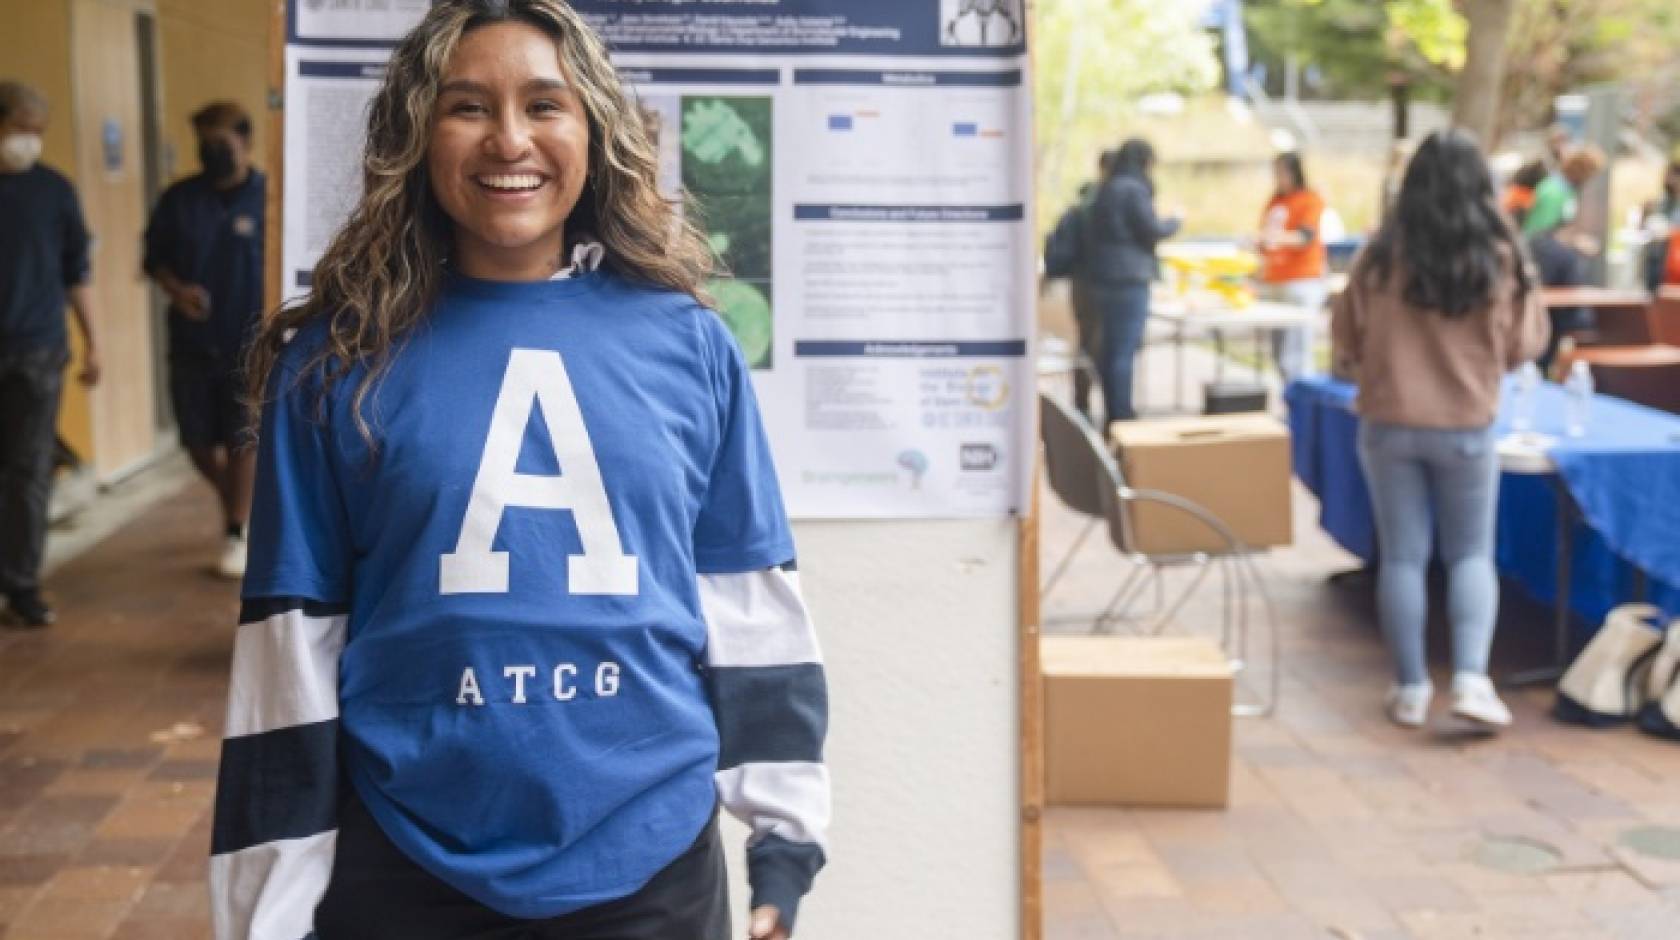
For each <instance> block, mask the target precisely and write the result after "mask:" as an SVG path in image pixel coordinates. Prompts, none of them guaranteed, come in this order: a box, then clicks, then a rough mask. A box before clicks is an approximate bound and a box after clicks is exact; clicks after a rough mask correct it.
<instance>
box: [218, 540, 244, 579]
mask: <svg viewBox="0 0 1680 940" xmlns="http://www.w3.org/2000/svg"><path fill="white" fill-rule="evenodd" d="M216 574H218V575H220V576H221V577H224V578H227V579H228V580H229V581H238V580H240V579H242V578H244V577H245V537H244V536H243V535H230V536H228V537H227V541H226V542H224V543H223V544H222V557H221V558H220V559H219V560H218V561H217V562H216Z"/></svg>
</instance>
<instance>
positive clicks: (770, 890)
mask: <svg viewBox="0 0 1680 940" xmlns="http://www.w3.org/2000/svg"><path fill="white" fill-rule="evenodd" d="M714 326H715V327H716V328H715V331H714V332H713V333H712V339H713V342H712V343H711V344H710V345H711V346H712V348H713V350H715V352H716V362H715V370H716V371H715V372H714V376H715V381H716V383H717V384H716V387H715V388H714V391H715V393H716V395H717V402H718V407H719V420H720V425H719V427H720V443H719V447H718V453H717V457H716V459H715V460H714V462H713V467H712V472H711V475H710V478H709V481H708V487H707V492H706V496H705V501H704V504H703V506H702V509H701V513H700V516H699V519H698V522H697V524H696V527H695V535H694V551H695V562H696V566H697V568H698V577H699V592H700V606H701V610H702V612H703V613H704V615H705V618H706V627H707V633H708V643H707V655H706V677H707V682H708V688H709V692H710V694H711V700H712V710H713V713H714V715H715V718H716V721H717V727H718V734H719V738H720V743H721V752H720V755H719V760H718V772H717V789H718V799H719V802H721V803H722V804H723V807H724V809H726V810H727V811H728V812H729V813H730V814H731V815H733V816H735V817H736V818H738V819H740V820H741V821H743V822H745V823H746V824H748V825H749V826H750V827H751V828H752V835H751V837H750V838H749V840H748V842H747V876H748V881H749V882H750V883H751V885H752V906H753V907H754V908H755V909H756V908H758V907H760V906H763V905H773V906H775V907H776V909H777V910H778V912H779V913H780V914H781V919H782V923H783V925H784V926H786V927H787V928H788V929H789V930H790V931H791V930H792V928H793V924H794V920H795V918H796V916H797V914H798V907H799V902H800V899H801V898H803V897H804V896H805V894H806V893H808V892H809V891H810V889H811V882H812V880H813V879H814V878H815V876H816V873H817V871H818V870H819V869H820V868H822V866H823V864H824V862H825V861H826V859H827V834H828V823H829V779H828V770H827V768H826V767H825V766H824V764H823V740H824V738H825V737H826V735H827V732H828V686H827V681H826V679H825V677H824V674H823V665H822V654H821V651H820V649H819V648H818V645H817V636H816V631H815V630H814V629H813V627H812V623H811V617H810V615H809V613H808V612H807V611H806V607H805V601H804V598H803V597H802V596H801V594H800V589H799V574H798V572H797V570H796V569H795V565H794V563H793V559H794V552H793V537H792V533H791V531H790V529H789V527H788V523H787V517H786V513H785V511H784V509H783V507H782V499H781V489H780V486H779V485H778V483H777V481H776V472H775V467H774V466H773V464H772V461H771V456H770V447H769V442H768V441H767V440H766V438H765V435H764V429H763V425H762V422H761V420H760V418H759V414H758V407H757V402H756V401H755V400H754V397H753V389H752V382H751V379H750V376H749V373H748V371H747V368H746V364H745V362H744V361H743V360H742V358H741V355H740V351H739V350H738V349H737V348H736V346H735V344H734V342H733V340H732V339H731V338H730V337H729V336H728V334H727V333H726V332H724V330H723V329H722V327H721V326H720V325H717V324H714ZM720 337H721V338H720Z"/></svg>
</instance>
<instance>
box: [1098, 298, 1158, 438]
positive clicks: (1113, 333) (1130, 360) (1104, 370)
mask: <svg viewBox="0 0 1680 940" xmlns="http://www.w3.org/2000/svg"><path fill="white" fill-rule="evenodd" d="M1086 297H1087V301H1088V302H1089V304H1090V305H1091V307H1092V309H1093V310H1095V311H1096V315H1097V321H1098V322H1099V323H1100V324H1101V330H1102V339H1101V344H1100V348H1099V350H1098V354H1097V377H1098V378H1099V379H1100V380H1101V381H1102V393H1103V410H1104V412H1105V413H1106V414H1107V416H1108V420H1110V421H1130V420H1131V419H1133V418H1135V417H1137V412H1136V411H1135V410H1133V408H1132V372H1133V367H1134V365H1135V364H1136V362H1137V353H1138V347H1139V346H1140V345H1142V343H1143V328H1144V326H1145V325H1146V324H1147V323H1148V322H1149V285H1148V284H1103V285H1095V284H1093V285H1091V286H1090V287H1088V288H1087V294H1086Z"/></svg>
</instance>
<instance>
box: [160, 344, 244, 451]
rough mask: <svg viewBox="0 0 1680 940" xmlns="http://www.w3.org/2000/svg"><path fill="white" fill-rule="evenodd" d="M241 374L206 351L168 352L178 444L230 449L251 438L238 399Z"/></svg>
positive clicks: (235, 368)
mask: <svg viewBox="0 0 1680 940" xmlns="http://www.w3.org/2000/svg"><path fill="white" fill-rule="evenodd" d="M243 375H244V373H243V372H241V371H240V370H239V369H238V368H237V366H236V365H235V364H232V363H229V362H228V361H226V360H225V359H224V358H222V357H218V356H215V355H212V354H210V353H203V352H192V351H188V350H172V351H171V352H170V354H169V403H170V405H171V406H173V407H174V409H175V426H176V427H177V428H178V429H179V432H180V435H181V446H182V447H188V448H198V447H227V448H229V449H232V448H235V447H244V446H246V445H248V444H250V443H251V442H252V441H253V440H254V437H253V436H252V435H251V434H250V433H249V432H248V428H249V426H250V422H249V421H248V420H247V419H246V414H245V405H244V404H243V403H242V402H241V401H240V397H241V395H242V394H243V391H244V388H243V386H244V380H243V378H242V376H243Z"/></svg>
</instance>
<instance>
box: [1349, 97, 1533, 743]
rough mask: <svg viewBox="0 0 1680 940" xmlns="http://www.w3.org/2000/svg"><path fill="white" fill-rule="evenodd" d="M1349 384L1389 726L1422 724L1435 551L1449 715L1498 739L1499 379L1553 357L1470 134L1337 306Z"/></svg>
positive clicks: (1423, 173)
mask: <svg viewBox="0 0 1680 940" xmlns="http://www.w3.org/2000/svg"><path fill="white" fill-rule="evenodd" d="M1331 331H1332V336H1333V340H1334V347H1335V359H1336V364H1337V368H1338V371H1339V372H1341V373H1342V374H1349V375H1352V376H1353V377H1355V378H1356V379H1357V380H1358V382H1359V399H1358V411H1359V415H1360V419H1361V423H1360V429H1359V457H1360V463H1361V465H1362V466H1363V467H1364V470H1365V479H1366V482H1367V483H1368V484H1369V486H1370V490H1371V503H1372V508H1373V509H1374V510H1375V515H1376V523H1377V540H1378V545H1379V552H1380V554H1381V558H1382V564H1381V567H1380V568H1379V573H1378V588H1377V595H1378V597H1377V600H1378V614H1379V616H1380V618H1381V620H1382V627H1383V635H1384V637H1385V638H1386V639H1387V642H1388V647H1389V650H1390V652H1391V653H1392V654H1393V656H1394V666H1395V683H1394V685H1393V687H1392V688H1391V689H1390V690H1389V694H1388V702H1387V705H1388V712H1389V715H1390V717H1391V718H1393V720H1394V721H1395V722H1397V723H1399V724H1401V725H1404V726H1407V727H1418V726H1421V725H1422V724H1424V722H1425V721H1426V720H1427V717H1428V713H1429V702H1430V698H1431V696H1432V694H1433V686H1432V685H1431V682H1430V678H1429V671H1428V667H1427V660H1426V656H1425V651H1424V625H1425V621H1426V620H1427V614H1428V590H1427V586H1426V581H1425V572H1426V569H1427V566H1428V563H1429V559H1430V555H1431V551H1432V548H1433V547H1434V545H1435V544H1436V543H1437V540H1438V541H1439V545H1440V552H1441V560H1442V562H1443V564H1444V565H1445V567H1446V570H1447V618H1448V620H1449V621H1450V622H1451V625H1452V635H1453V656H1452V661H1453V676H1452V695H1453V703H1452V710H1453V713H1454V714H1455V715H1458V716H1459V717H1461V718H1464V719H1467V720H1469V721H1472V722H1476V723H1479V724H1481V725H1485V726H1487V727H1500V726H1503V725H1506V724H1509V723H1510V720H1511V713H1510V711H1509V710H1508V709H1507V708H1506V707H1505V704H1504V703H1503V702H1501V701H1500V700H1499V696H1498V695H1497V694H1496V693H1495V692H1494V689H1493V684H1492V682H1490V681H1489V679H1488V675H1487V660H1488V650H1489V648H1490V647H1491V645H1492V642H1493V628H1494V620H1495V617H1496V615H1497V613H1498V606H1499V582H1498V579H1497V576H1496V574H1495V572H1494V566H1493V535H1494V511H1495V505H1496V503H1497V500H1498V492H1499V491H1498V487H1499V459H1498V455H1497V453H1496V451H1495V442H1494V436H1493V420H1494V417H1495V415H1496V414H1497V412H1498V409H1499V382H1500V378H1501V377H1502V376H1503V375H1504V374H1505V373H1506V372H1507V371H1508V370H1510V369H1513V368H1515V367H1517V366H1518V365H1520V364H1522V363H1523V362H1527V361H1529V360H1531V359H1533V358H1534V357H1535V356H1536V355H1538V354H1539V353H1540V352H1541V350H1543V349H1544V348H1545V343H1546V337H1547V334H1548V326H1547V321H1546V315H1545V312H1544V308H1543V307H1542V306H1541V304H1540V297H1539V287H1538V284H1537V283H1536V280H1535V277H1534V275H1533V274H1532V273H1531V271H1530V269H1529V264H1528V261H1527V256H1526V253H1525V252H1524V250H1523V247H1522V243H1521V240H1520V239H1519V238H1518V236H1517V234H1516V233H1515V231H1514V230H1513V229H1512V227H1511V225H1510V223H1509V221H1508V220H1507V219H1506V217H1505V215H1504V213H1503V212H1502V211H1501V209H1500V206H1499V202H1498V200H1497V199H1496V197H1495V194H1494V189H1493V180H1492V177H1491V176H1490V175H1489V173H1488V168H1487V164H1486V163H1485V161H1484V160H1483V158H1482V153H1481V151H1480V149H1479V148H1478V147H1477V146H1476V142H1475V140H1474V139H1472V138H1471V137H1470V136H1469V135H1467V134H1465V133H1464V132H1462V131H1457V130H1447V131H1440V132H1437V133H1434V134H1431V135H1429V137H1427V138H1425V139H1424V141H1423V143H1422V144H1421V145H1420V146H1419V147H1418V149H1417V153H1416V154H1415V155H1414V156H1413V157H1412V161H1411V164H1410V165H1409V166H1408V167H1407V169H1406V175H1405V179H1404V182H1402V184H1401V188H1400V194H1399V197H1398V198H1397V199H1396V201H1395V204H1394V206H1393V208H1392V210H1391V211H1390V213H1389V215H1388V217H1387V218H1386V219H1384V221H1383V223H1382V226H1381V227H1380V228H1379V229H1378V231H1377V234H1376V236H1375V237H1374V238H1373V239H1372V240H1371V243H1370V245H1368V246H1367V247H1366V249H1365V251H1364V252H1363V253H1362V254H1361V255H1360V257H1359V259H1358V260H1357V261H1356V262H1355V263H1354V267H1353V271H1352V273H1351V275H1350V277H1349V282H1348V287H1347V289H1346V290H1345V291H1343V292H1342V293H1341V294H1340V295H1339V296H1338V297H1337V298H1336V300H1335V303H1334V304H1333V316H1332V321H1331Z"/></svg>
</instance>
